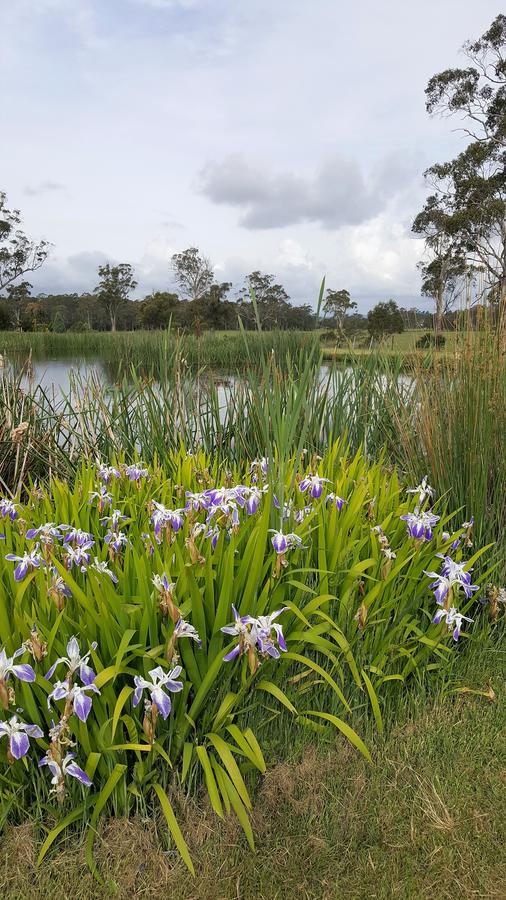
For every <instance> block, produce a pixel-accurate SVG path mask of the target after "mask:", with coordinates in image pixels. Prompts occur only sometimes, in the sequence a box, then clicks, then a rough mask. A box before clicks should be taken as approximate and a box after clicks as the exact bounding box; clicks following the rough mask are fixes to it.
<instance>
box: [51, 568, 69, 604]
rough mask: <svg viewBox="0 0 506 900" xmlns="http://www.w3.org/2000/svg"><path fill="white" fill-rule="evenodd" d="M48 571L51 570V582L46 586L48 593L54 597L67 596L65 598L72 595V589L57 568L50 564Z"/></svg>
mask: <svg viewBox="0 0 506 900" xmlns="http://www.w3.org/2000/svg"><path fill="white" fill-rule="evenodd" d="M49 571H50V572H51V584H50V585H49V587H48V594H49V595H50V596H51V595H52V596H54V597H67V599H70V598H71V597H72V591H71V590H70V588H69V586H68V584H67V583H66V581H65V579H64V578H63V577H62V576H61V575H60V573H59V572H58V569H55V567H54V566H51V568H50V570H49Z"/></svg>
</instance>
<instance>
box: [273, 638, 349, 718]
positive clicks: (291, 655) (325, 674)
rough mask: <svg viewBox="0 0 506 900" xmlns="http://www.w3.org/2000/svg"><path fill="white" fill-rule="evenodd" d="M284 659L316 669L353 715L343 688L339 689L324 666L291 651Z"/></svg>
mask: <svg viewBox="0 0 506 900" xmlns="http://www.w3.org/2000/svg"><path fill="white" fill-rule="evenodd" d="M283 659H293V660H295V661H296V662H300V663H303V664H304V665H305V666H308V667H309V668H310V669H314V671H315V672H318V674H319V675H321V677H322V678H324V679H325V681H327V682H328V684H330V686H331V688H332V690H333V691H335V693H336V694H337V696H338V697H339V699H340V701H341V703H342V704H343V706H344V707H345V709H346V711H347V712H349V713H351V706H350V704H349V703H348V701H347V699H346V697H345V696H344V694H343V692H342V690H341V688H340V687H339V685H338V684H336V682H335V681H334V679H333V678H332V676H331V675H329V673H328V672H326V671H325V669H323V668H322V666H320V665H318V663H317V662H315V661H314V660H313V659H308V658H307V657H306V656H302V655H301V654H300V653H292V652H290V651H289V652H288V653H285V654H284V656H283Z"/></svg>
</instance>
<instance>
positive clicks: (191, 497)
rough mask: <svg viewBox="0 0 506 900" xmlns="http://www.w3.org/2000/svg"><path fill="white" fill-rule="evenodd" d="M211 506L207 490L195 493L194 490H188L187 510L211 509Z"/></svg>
mask: <svg viewBox="0 0 506 900" xmlns="http://www.w3.org/2000/svg"><path fill="white" fill-rule="evenodd" d="M210 506H211V498H210V497H209V495H208V493H207V491H202V492H201V493H194V492H192V491H186V505H185V512H188V510H190V509H193V510H194V511H195V512H199V511H200V510H201V509H209V507H210Z"/></svg>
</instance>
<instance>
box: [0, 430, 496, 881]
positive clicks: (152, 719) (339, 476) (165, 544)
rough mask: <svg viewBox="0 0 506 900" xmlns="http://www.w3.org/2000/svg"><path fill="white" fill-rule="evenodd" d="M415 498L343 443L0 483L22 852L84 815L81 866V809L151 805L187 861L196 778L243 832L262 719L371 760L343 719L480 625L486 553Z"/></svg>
mask: <svg viewBox="0 0 506 900" xmlns="http://www.w3.org/2000/svg"><path fill="white" fill-rule="evenodd" d="M266 415H267V413H266ZM277 427H278V428H279V429H280V431H279V434H278V437H279V436H280V435H281V431H282V429H283V428H284V427H285V426H284V423H283V421H282V420H280V421H279V423H278V426H277ZM432 502H433V500H432V495H431V491H430V488H429V486H428V485H427V484H426V483H425V482H423V483H422V484H421V485H419V486H417V487H416V488H414V489H413V491H411V492H406V491H405V490H404V489H403V488H401V485H400V484H399V481H398V478H397V475H396V473H395V472H394V471H390V472H385V470H384V469H383V467H382V465H381V463H377V464H375V465H372V466H370V465H369V464H368V463H367V461H366V459H365V458H364V455H363V453H361V452H358V453H356V454H350V453H349V452H348V450H347V448H346V447H345V446H344V445H342V444H340V443H334V444H333V445H332V447H331V448H330V449H329V451H328V453H327V454H325V456H324V458H323V459H319V458H318V457H317V455H312V456H310V454H308V453H307V452H306V449H305V448H304V447H302V448H300V452H299V453H297V454H296V456H295V457H293V456H292V457H290V456H288V455H287V454H284V455H283V456H282V458H280V457H279V456H278V454H276V456H273V457H271V458H265V457H264V458H259V459H255V460H252V461H251V463H250V464H249V465H247V466H244V465H242V466H237V465H235V464H234V463H233V462H229V463H225V462H224V463H218V461H217V460H216V459H213V458H211V457H210V456H208V455H207V454H205V453H203V452H196V453H193V454H188V455H187V454H186V453H185V452H184V451H183V450H179V451H177V452H171V453H169V454H168V456H167V459H166V461H164V465H163V466H162V465H160V464H159V463H158V462H157V461H155V465H154V467H153V468H152V469H150V470H148V469H147V468H146V467H145V466H144V465H143V464H142V463H141V462H136V463H130V464H128V465H127V464H125V463H123V462H122V461H121V460H118V461H116V462H114V461H113V462H112V463H109V464H100V465H98V466H92V465H90V464H88V463H86V464H83V465H82V466H81V467H80V468H79V471H78V473H77V476H76V478H75V480H74V482H73V483H69V481H61V480H59V479H57V478H53V479H51V481H50V483H49V484H48V485H47V487H45V488H42V487H41V486H35V485H32V487H31V488H30V490H29V491H28V492H26V493H25V500H24V502H23V503H21V502H20V501H19V498H15V499H14V500H12V499H9V498H3V499H2V500H1V501H0V516H1V517H2V530H3V532H4V534H3V540H2V545H1V546H2V553H1V555H0V589H1V602H0V647H3V648H4V649H3V650H2V651H0V709H1V713H0V747H1V751H0V752H1V754H2V757H1V762H0V810H1V819H2V821H5V820H6V819H8V818H9V819H11V820H17V821H19V820H21V819H23V818H25V817H26V816H27V815H30V814H32V813H33V812H34V810H37V812H36V816H37V819H38V821H39V822H40V819H41V817H42V820H43V822H42V824H43V827H44V829H45V832H46V833H45V838H44V840H43V842H42V846H41V850H40V860H42V859H43V857H44V855H45V854H46V852H47V851H48V849H49V848H50V846H51V845H52V844H53V843H54V841H55V840H56V839H57V838H58V836H59V835H60V834H61V833H62V831H63V830H64V829H65V828H66V827H67V826H69V825H72V824H73V823H83V824H85V825H88V826H89V831H88V840H87V859H88V863H89V865H90V867H91V868H92V870H94V871H95V864H94V861H93V841H94V835H95V833H96V826H97V821H98V818H99V816H100V815H102V814H103V813H106V812H112V813H115V814H118V815H125V814H129V813H133V812H139V813H141V814H146V813H149V814H152V813H153V811H154V809H156V808H158V809H159V810H161V812H162V813H163V815H164V816H165V819H166V822H167V825H168V833H169V834H170V838H171V841H172V842H173V843H174V844H175V846H176V847H177V848H178V850H179V852H180V853H181V855H182V857H183V859H184V860H185V862H186V864H187V865H188V867H189V868H190V869H192V862H191V859H190V855H189V852H188V847H187V844H186V841H185V837H184V835H183V832H182V830H181V826H180V824H179V822H178V811H179V804H180V802H181V798H184V796H185V794H188V793H190V792H194V791H195V790H197V789H198V790H200V789H203V790H205V791H206V792H207V795H208V798H209V802H210V805H211V806H212V808H213V810H214V811H215V813H216V815H217V816H219V817H222V816H225V815H227V814H229V813H233V814H235V815H236V817H237V819H238V820H239V822H240V824H241V826H242V828H243V829H244V832H245V834H246V837H247V839H248V841H249V842H250V844H251V845H252V846H253V841H254V837H253V833H252V829H251V824H250V820H249V815H248V813H249V810H250V808H251V785H252V784H253V776H254V774H255V773H262V772H264V771H265V768H266V761H265V759H264V754H263V751H262V747H261V744H262V734H263V730H264V728H265V726H266V723H267V722H268V721H270V720H271V719H272V716H273V715H274V716H277V715H280V714H281V713H283V714H284V715H287V716H290V717H291V719H292V723H293V727H296V726H301V727H305V728H320V729H324V730H325V729H335V730H337V732H339V733H341V734H342V735H343V736H344V737H345V738H346V739H347V740H349V741H350V742H351V744H352V745H353V746H354V747H355V748H356V750H357V751H359V752H361V753H362V754H363V755H364V756H365V757H366V758H367V759H369V758H370V752H369V750H368V748H367V747H366V746H365V745H364V743H363V741H362V739H361V738H360V736H359V733H358V732H357V727H358V730H360V726H359V725H358V726H357V722H356V718H357V714H359V713H360V711H363V709H364V707H365V706H366V707H369V708H370V710H371V712H372V715H373V717H374V720H375V722H376V725H377V728H378V730H380V731H381V730H382V728H383V709H384V704H385V703H386V702H387V701H388V698H389V696H390V695H391V693H392V692H393V691H395V690H396V688H398V686H400V687H401V688H404V686H405V685H406V684H408V683H409V681H410V680H412V679H413V678H419V679H421V678H424V677H426V676H428V675H429V673H430V674H431V675H432V676H434V675H435V674H436V673H437V671H438V670H441V671H444V670H445V668H446V666H447V664H448V660H449V659H450V658H453V657H454V649H453V647H454V644H455V641H456V640H457V639H458V637H459V633H460V630H461V629H462V631H463V633H465V636H464V634H463V637H464V639H465V640H473V641H474V640H478V639H479V635H480V624H481V623H478V622H476V624H475V625H473V624H472V620H473V619H474V620H476V619H478V618H481V619H482V620H483V621H485V619H484V615H481V614H480V613H479V609H480V608H481V607H476V604H475V602H474V597H475V592H476V591H477V590H478V586H477V585H472V584H471V570H472V569H473V567H474V566H475V564H476V562H477V560H478V558H479V557H480V555H481V553H482V552H483V551H482V550H477V551H474V550H472V551H471V550H469V545H470V540H469V535H470V528H469V526H468V525H466V526H461V525H460V518H457V519H455V517H454V516H450V515H449V513H448V512H447V511H446V509H445V508H444V507H440V508H439V507H433V508H432V509H431V504H432ZM450 522H451V524H452V526H453V527H451V528H450ZM450 553H451V557H450ZM437 554H443V556H444V557H445V559H444V561H443V564H442V568H441V571H439V569H440V566H441V561H440V559H439V558H438V555H437ZM435 567H436V568H437V569H438V573H437V574H436V573H435V572H433V570H434V568H435ZM486 577H487V573H486V572H485V573H484V574H483V578H486ZM433 594H434V596H433ZM475 607H476V610H475ZM473 629H474V630H473Z"/></svg>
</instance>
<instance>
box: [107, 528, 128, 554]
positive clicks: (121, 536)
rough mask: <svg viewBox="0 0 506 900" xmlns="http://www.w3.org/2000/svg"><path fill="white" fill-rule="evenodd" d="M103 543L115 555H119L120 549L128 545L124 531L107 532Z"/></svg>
mask: <svg viewBox="0 0 506 900" xmlns="http://www.w3.org/2000/svg"><path fill="white" fill-rule="evenodd" d="M104 541H105V543H106V544H107V545H108V546H109V547H112V549H113V550H114V552H115V553H119V552H120V550H121V548H122V547H126V546H127V545H128V538H127V536H126V534H125V533H124V531H108V532H107V534H106V536H105V538H104Z"/></svg>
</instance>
